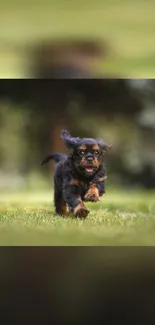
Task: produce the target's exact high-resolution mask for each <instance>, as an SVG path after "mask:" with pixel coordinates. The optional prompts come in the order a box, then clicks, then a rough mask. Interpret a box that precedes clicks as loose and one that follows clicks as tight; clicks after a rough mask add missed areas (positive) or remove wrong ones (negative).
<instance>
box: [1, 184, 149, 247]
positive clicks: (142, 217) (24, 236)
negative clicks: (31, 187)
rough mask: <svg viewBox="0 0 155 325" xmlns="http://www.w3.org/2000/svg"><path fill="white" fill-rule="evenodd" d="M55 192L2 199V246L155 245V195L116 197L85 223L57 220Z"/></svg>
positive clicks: (92, 208) (94, 209)
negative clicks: (53, 202) (54, 205)
mask: <svg viewBox="0 0 155 325" xmlns="http://www.w3.org/2000/svg"><path fill="white" fill-rule="evenodd" d="M52 201H53V199H52V195H51V191H48V192H43V193H42V192H39V193H37V192H32V193H31V192H21V193H14V194H13V193H7V194H5V193H1V196H0V245H11V246H12V245H26V246H27V245H28V246H31V245H36V246H37V245H42V246H44V245H58V246H59V245H69V246H70V245H77V246H81V245H88V246H96V245H110V246H111V245H117V246H118V245H120V246H122V245H123V246H124V245H127V246H128V245H129V246H134V245H137V246H141V245H143V246H153V245H155V199H154V193H145V192H129V191H127V192H125V191H123V192H122V191H118V192H114V191H112V192H111V191H110V190H109V192H108V193H107V194H106V195H105V196H104V197H103V198H102V200H101V202H99V203H95V204H93V203H87V207H88V208H89V209H90V214H89V215H88V217H87V218H86V219H85V220H80V219H72V218H61V217H55V216H54V207H53V204H52Z"/></svg>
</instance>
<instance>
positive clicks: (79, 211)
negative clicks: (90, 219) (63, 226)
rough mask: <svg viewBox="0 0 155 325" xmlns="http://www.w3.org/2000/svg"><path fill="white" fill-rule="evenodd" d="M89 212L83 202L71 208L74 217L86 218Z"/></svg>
mask: <svg viewBox="0 0 155 325" xmlns="http://www.w3.org/2000/svg"><path fill="white" fill-rule="evenodd" d="M88 213H89V210H87V209H86V208H85V206H84V205H83V204H81V203H80V204H79V205H78V206H77V207H76V208H74V210H73V214H74V217H76V218H77V217H79V218H86V217H87V215H88Z"/></svg>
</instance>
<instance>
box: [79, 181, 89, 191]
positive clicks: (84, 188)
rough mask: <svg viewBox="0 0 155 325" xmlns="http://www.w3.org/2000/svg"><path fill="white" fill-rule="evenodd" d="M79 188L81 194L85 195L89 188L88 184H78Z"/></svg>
mask: <svg viewBox="0 0 155 325" xmlns="http://www.w3.org/2000/svg"><path fill="white" fill-rule="evenodd" d="M79 187H80V189H81V191H82V192H83V193H86V192H87V191H88V189H89V187H90V182H83V181H80V182H79Z"/></svg>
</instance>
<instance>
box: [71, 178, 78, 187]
mask: <svg viewBox="0 0 155 325" xmlns="http://www.w3.org/2000/svg"><path fill="white" fill-rule="evenodd" d="M70 184H71V185H76V186H79V184H80V182H79V180H78V179H72V180H71V182H70Z"/></svg>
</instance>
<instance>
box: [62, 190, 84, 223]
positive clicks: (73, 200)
mask: <svg viewBox="0 0 155 325" xmlns="http://www.w3.org/2000/svg"><path fill="white" fill-rule="evenodd" d="M63 198H64V200H65V201H66V202H67V204H68V205H69V206H70V208H71V210H72V211H73V215H74V216H75V217H81V218H85V217H86V216H87V215H88V213H89V211H88V210H87V209H86V207H85V205H84V204H83V202H82V199H81V196H80V193H79V187H78V186H77V185H72V184H64V187H63Z"/></svg>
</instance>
